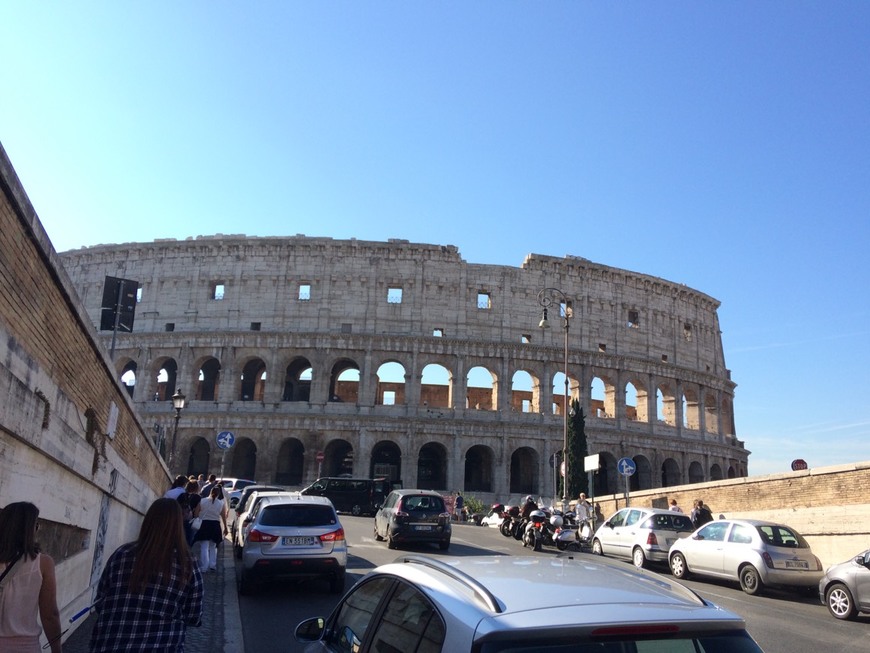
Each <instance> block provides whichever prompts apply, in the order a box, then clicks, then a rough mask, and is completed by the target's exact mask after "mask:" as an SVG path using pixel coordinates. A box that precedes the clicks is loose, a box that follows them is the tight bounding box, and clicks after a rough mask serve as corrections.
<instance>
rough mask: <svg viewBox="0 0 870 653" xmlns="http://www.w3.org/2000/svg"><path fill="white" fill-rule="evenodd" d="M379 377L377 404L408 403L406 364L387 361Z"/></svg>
mask: <svg viewBox="0 0 870 653" xmlns="http://www.w3.org/2000/svg"><path fill="white" fill-rule="evenodd" d="M377 377H378V387H377V393H376V394H375V405H376V406H401V405H404V404H405V403H406V400H405V387H406V386H405V366H404V365H402V364H401V363H399V362H398V361H395V360H388V361H385V362H384V363H382V364H381V365H380V367H378V370H377ZM396 480H398V479H396Z"/></svg>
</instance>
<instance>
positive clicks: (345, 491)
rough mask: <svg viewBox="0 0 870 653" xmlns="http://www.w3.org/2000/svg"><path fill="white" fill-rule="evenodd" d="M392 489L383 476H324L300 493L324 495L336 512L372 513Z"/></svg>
mask: <svg viewBox="0 0 870 653" xmlns="http://www.w3.org/2000/svg"><path fill="white" fill-rule="evenodd" d="M392 489H393V487H392V484H391V483H390V482H389V481H388V480H387V479H385V478H346V477H344V476H325V477H323V478H318V479H317V480H316V481H314V483H312V484H311V485H309V486H308V487H307V488H305V489H304V490H302V494H309V495H314V496H318V497H326V498H327V499H329V500H330V501H332V505H334V506H335V509H336V510H337V511H338V512H349V513H350V514H352V515H374V514H375V512H377V510H378V506H379V505H380V504H382V503H383V502H384V498H385V497H386V496H387V495H388V494H389V493H390V492H391V491H392Z"/></svg>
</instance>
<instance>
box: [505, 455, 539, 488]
mask: <svg viewBox="0 0 870 653" xmlns="http://www.w3.org/2000/svg"><path fill="white" fill-rule="evenodd" d="M538 463H539V458H538V452H537V451H536V450H535V449H533V448H532V447H520V448H519V449H514V451H513V453H511V467H510V493H511V494H537V493H539V492H540V489H541V484H540V481H539V479H538Z"/></svg>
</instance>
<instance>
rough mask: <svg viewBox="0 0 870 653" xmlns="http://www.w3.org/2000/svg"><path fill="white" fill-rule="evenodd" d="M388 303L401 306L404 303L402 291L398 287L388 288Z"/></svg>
mask: <svg viewBox="0 0 870 653" xmlns="http://www.w3.org/2000/svg"><path fill="white" fill-rule="evenodd" d="M387 303H388V304H401V303H402V289H401V288H396V287H390V288H387Z"/></svg>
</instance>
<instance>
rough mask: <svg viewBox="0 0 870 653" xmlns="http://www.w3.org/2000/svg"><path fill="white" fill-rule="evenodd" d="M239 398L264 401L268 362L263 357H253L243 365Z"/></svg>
mask: <svg viewBox="0 0 870 653" xmlns="http://www.w3.org/2000/svg"><path fill="white" fill-rule="evenodd" d="M239 380H240V383H239V400H241V401H263V400H264V399H265V397H266V363H265V362H264V361H263V359H262V358H251V359H250V360H248V361H246V362H245V363H244V365H242V373H241V376H240V379H239Z"/></svg>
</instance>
